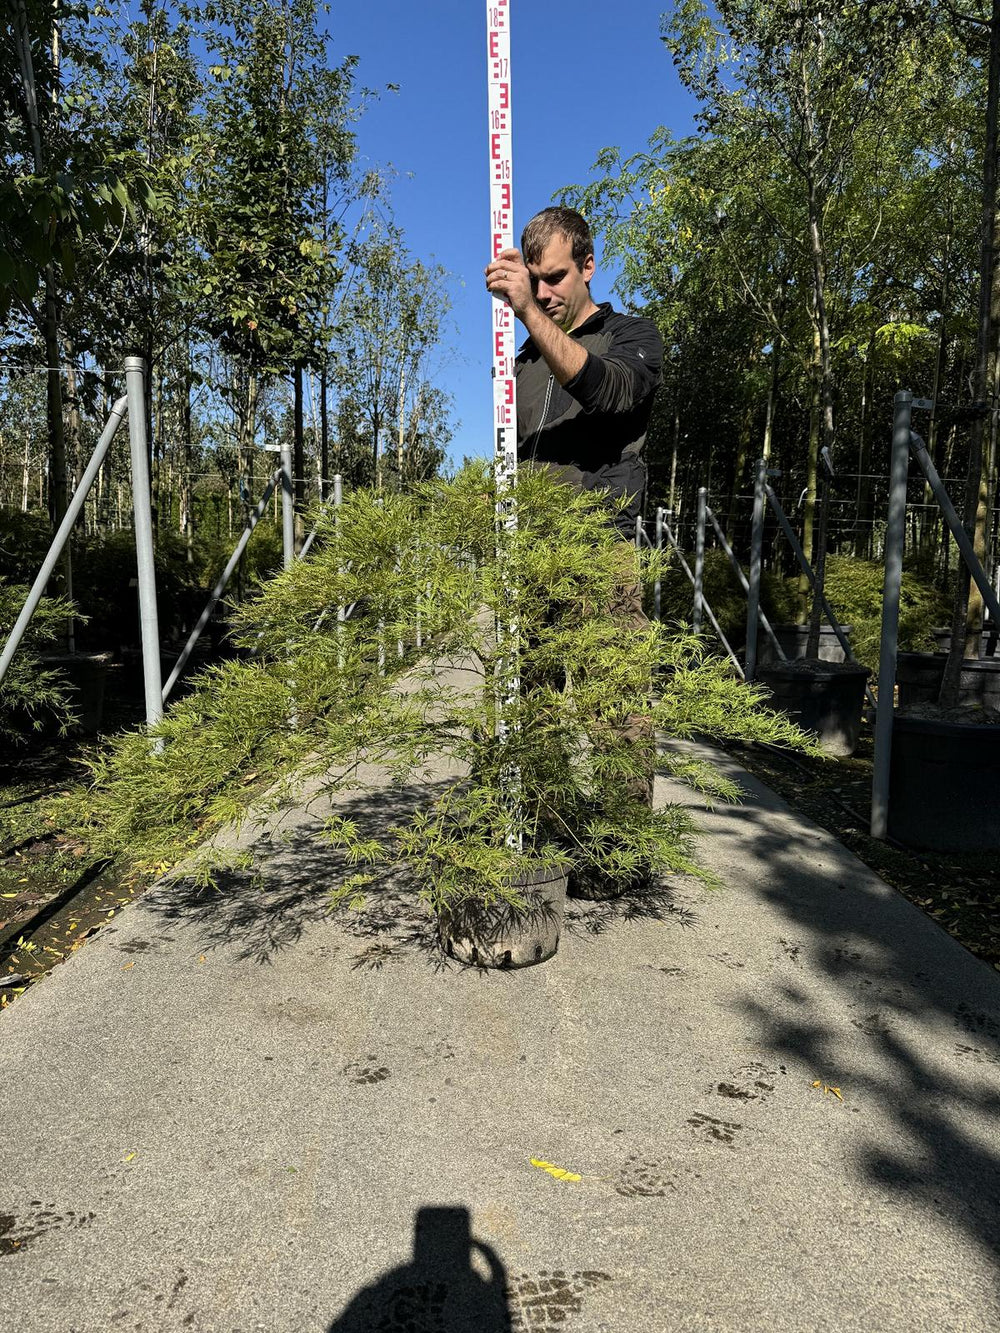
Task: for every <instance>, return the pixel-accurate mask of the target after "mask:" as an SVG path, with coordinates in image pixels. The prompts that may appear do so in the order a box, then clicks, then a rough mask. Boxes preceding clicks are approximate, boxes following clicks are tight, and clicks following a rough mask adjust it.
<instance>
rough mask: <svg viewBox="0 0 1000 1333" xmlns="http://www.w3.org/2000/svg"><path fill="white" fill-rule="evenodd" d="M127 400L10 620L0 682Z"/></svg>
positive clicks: (120, 403) (123, 402)
mask: <svg viewBox="0 0 1000 1333" xmlns="http://www.w3.org/2000/svg"><path fill="white" fill-rule="evenodd" d="M127 401H128V399H127V398H119V399H118V401H117V403H115V405H114V407H113V408H112V409H111V415H110V416H109V417H108V422H107V425H106V426H105V427H104V430H103V432H102V433H101V438H100V439H99V440H98V441H97V444H96V446H95V447H94V452H93V455H92V457H91V459H90V462H89V463H88V464H87V468H86V471H85V472H84V474H83V476H82V477H81V478H80V484H79V486H77V488H76V490H75V491H74V492H73V498H72V499H71V500H70V502H69V504H68V505H67V507H66V513H65V515H64V516H63V520H62V522H61V523H60V524H59V530H58V532H57V533H56V535H55V536H54V537H53V538H52V545H51V546H50V547H49V551H48V555H46V557H45V559H44V560H43V561H42V567H41V569H40V570H39V571H38V576H37V577H36V579H35V581H34V583H33V584H32V585H31V591H30V592H29V593H28V598H27V601H26V602H25V603H24V606H23V607H22V608H21V614H20V615H19V616H18V618H17V620H16V621H15V622H14V628H13V629H12V630H11V632H10V635H9V637H8V639H7V642H6V644H5V645H4V650H3V654H2V656H0V681H2V680H3V678H4V676H6V674H7V668H8V667H9V666H10V664H11V660H12V658H13V656H14V654H15V653H16V652H17V650H18V647H19V646H20V643H21V640H22V639H23V638H24V632H25V630H26V629H27V628H28V626H29V625H30V624H31V617H32V616H33V615H34V614H35V612H36V611H37V610H38V603H39V602H40V601H41V600H42V595H43V593H44V592H45V587H46V584H47V583H48V581H49V579H50V578H51V577H52V571H53V570H54V569H55V567H56V564H57V563H58V561H59V557H60V555H61V554H62V550H63V547H64V546H65V545H66V542H67V541H68V539H69V534H70V533H71V532H72V530H73V525H74V523H75V522H76V520H77V519H78V518H79V516H80V511H81V510H82V509H83V506H84V502H85V501H86V499H87V496H88V494H89V492H90V488H91V487H92V486H93V484H94V482H95V480H96V478H97V474H98V472H100V470H101V464H102V463H103V462H104V460H105V458H106V457H107V453H108V450H109V449H110V448H111V441H112V440H113V439H114V438H115V432H116V431H117V430H118V427H119V426H120V425H121V422H122V417H123V416H124V415H125V407H126V403H127Z"/></svg>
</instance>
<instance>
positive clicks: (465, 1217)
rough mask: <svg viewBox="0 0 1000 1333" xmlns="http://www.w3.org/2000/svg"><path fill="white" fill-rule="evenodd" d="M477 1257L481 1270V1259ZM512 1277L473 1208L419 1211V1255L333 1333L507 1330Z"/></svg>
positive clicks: (358, 1299) (365, 1293) (362, 1300)
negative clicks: (476, 1229)
mask: <svg viewBox="0 0 1000 1333" xmlns="http://www.w3.org/2000/svg"><path fill="white" fill-rule="evenodd" d="M477 1260H478V1265H477V1263H476V1261H477ZM513 1327H514V1325H512V1323H511V1314H510V1308H509V1305H508V1285H507V1272H506V1269H505V1268H504V1266H503V1264H502V1263H501V1261H500V1259H499V1257H498V1255H497V1254H496V1252H495V1251H494V1250H492V1249H491V1248H490V1246H488V1245H486V1244H484V1242H482V1241H480V1240H476V1239H475V1238H474V1237H473V1235H472V1219H471V1217H470V1214H469V1210H468V1209H467V1208H430V1207H427V1208H421V1209H419V1210H418V1212H417V1216H416V1221H415V1224H414V1229H413V1258H412V1260H411V1261H410V1263H408V1264H404V1265H402V1266H401V1267H399V1268H394V1269H392V1270H391V1271H390V1272H388V1273H385V1274H384V1275H383V1276H382V1277H380V1278H377V1279H376V1280H375V1281H374V1282H372V1283H371V1284H370V1285H369V1286H367V1287H364V1288H363V1289H362V1290H361V1291H360V1292H358V1294H357V1296H355V1297H354V1299H353V1300H352V1301H351V1303H350V1304H349V1305H348V1306H347V1308H346V1309H345V1310H344V1311H343V1313H342V1314H341V1315H340V1316H339V1318H337V1319H335V1320H334V1321H333V1323H332V1324H330V1326H329V1329H328V1333H375V1330H384V1333H397V1330H398V1333H406V1330H413V1331H414V1333H471V1330H476V1333H509V1330H511V1329H512V1328H513Z"/></svg>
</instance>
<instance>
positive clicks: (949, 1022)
mask: <svg viewBox="0 0 1000 1333" xmlns="http://www.w3.org/2000/svg"><path fill="white" fill-rule="evenodd" d="M745 785H746V786H747V787H748V789H749V790H748V795H747V797H746V803H745V804H744V805H742V806H739V807H728V808H725V809H719V808H717V809H716V810H715V811H714V812H713V814H712V816H711V818H712V822H713V824H714V825H715V828H716V829H719V835H721V836H722V837H724V838H730V837H733V836H736V837H739V839H740V842H739V864H740V867H741V870H745V880H744V881H743V882H735V877H734V876H733V874H732V871H730V873H729V879H730V884H729V888H730V890H731V891H732V890H735V891H740V892H744V893H745V892H746V891H747V890H748V889H750V890H751V891H753V892H754V893H756V894H757V895H759V897H761V898H763V899H764V900H765V901H766V902H768V903H769V904H770V905H771V907H772V908H773V909H776V910H777V911H778V912H779V913H780V914H781V915H782V916H783V917H784V918H785V919H786V920H787V923H788V925H787V929H786V930H785V931H784V932H783V934H785V935H787V939H786V938H782V939H781V940H780V941H778V942H777V943H780V945H781V946H782V948H783V949H784V952H785V954H786V955H787V956H788V958H789V959H790V960H791V963H792V966H793V968H794V967H801V968H802V969H803V972H802V978H803V980H802V984H796V983H795V981H794V979H791V980H789V981H788V982H787V983H786V984H785V985H784V987H783V988H782V989H781V991H780V994H781V995H782V1003H781V1006H780V1008H778V1007H775V1006H769V1005H768V1004H766V1003H761V1000H760V999H759V998H758V997H759V996H760V994H761V992H760V991H757V994H756V995H754V996H751V995H750V994H749V993H744V994H743V996H742V998H740V996H739V994H737V1000H736V1002H737V1005H738V1007H739V1009H740V1010H741V1011H742V1012H743V1013H744V1014H746V1015H748V1016H750V1017H752V1019H753V1020H754V1023H755V1025H756V1028H757V1031H758V1033H759V1038H760V1041H761V1045H762V1046H766V1047H768V1048H769V1049H770V1051H771V1052H773V1055H774V1057H775V1059H777V1060H780V1059H781V1058H782V1057H792V1058H795V1059H797V1060H799V1061H801V1062H802V1063H803V1064H805V1066H806V1067H807V1068H808V1069H811V1070H812V1071H814V1074H813V1077H815V1078H817V1079H822V1080H823V1081H824V1082H825V1083H828V1084H836V1085H838V1086H839V1088H840V1089H841V1091H842V1093H843V1095H844V1097H845V1098H846V1099H848V1100H849V1101H850V1102H851V1103H853V1105H854V1106H857V1107H860V1108H861V1109H862V1111H863V1112H867V1113H868V1114H866V1119H865V1121H859V1125H860V1126H861V1127H862V1132H861V1133H859V1134H857V1135H856V1144H857V1146H856V1148H855V1150H854V1153H853V1160H852V1161H851V1162H850V1163H849V1167H850V1166H852V1167H853V1169H854V1170H855V1171H856V1172H857V1173H858V1175H859V1176H860V1177H861V1179H862V1180H865V1181H867V1182H871V1183H873V1184H876V1185H877V1186H879V1187H880V1188H881V1189H882V1190H885V1191H889V1192H895V1193H896V1194H897V1196H898V1197H899V1199H900V1202H905V1204H906V1205H907V1206H908V1207H919V1208H923V1209H927V1210H930V1211H931V1212H933V1213H936V1214H938V1215H943V1216H946V1217H948V1218H949V1220H950V1221H951V1223H952V1224H954V1225H956V1226H958V1227H959V1228H962V1229H964V1230H965V1231H966V1232H967V1233H968V1234H969V1235H971V1237H972V1238H973V1239H974V1241H976V1242H977V1243H978V1244H979V1245H981V1246H982V1247H983V1249H984V1250H985V1252H986V1253H987V1255H988V1256H989V1257H990V1259H991V1260H992V1261H993V1262H996V1257H997V1255H998V1253H1000V1205H998V1200H1000V976H998V975H997V974H996V972H994V971H993V970H992V969H991V968H989V967H988V966H987V965H986V964H985V963H982V962H980V961H979V960H977V959H976V958H974V957H973V956H972V955H971V954H970V953H968V952H967V951H966V950H965V949H963V948H962V946H960V945H958V944H956V943H955V942H954V941H953V940H952V939H951V938H950V937H949V936H948V935H946V934H945V932H944V931H942V930H941V929H940V928H939V927H938V926H937V925H936V924H935V923H934V922H933V921H932V920H931V919H930V918H928V917H925V916H924V915H923V914H922V913H921V912H920V911H919V909H917V908H916V907H914V906H913V905H912V904H910V903H908V902H907V901H906V900H905V899H904V898H903V897H902V895H900V894H897V893H896V892H895V890H893V889H891V888H889V887H888V886H887V885H885V884H883V883H882V882H881V881H880V880H878V879H877V878H876V877H875V875H874V873H873V872H871V871H869V870H867V868H866V867H864V866H863V865H862V864H861V863H860V862H858V861H856V860H855V859H854V858H853V856H852V855H851V853H849V852H848V851H847V850H846V849H845V848H843V847H842V846H840V845H839V844H837V843H836V842H835V840H834V839H833V836H832V835H829V834H827V833H826V832H825V831H824V830H821V829H819V828H817V827H816V826H814V825H812V824H810V823H808V821H806V820H805V819H803V818H800V817H796V818H795V821H794V827H793V824H792V821H791V820H789V819H787V818H786V817H783V811H784V807H783V805H782V804H781V803H780V802H779V801H778V798H776V797H774V795H773V793H771V792H769V791H768V790H767V789H766V788H762V787H761V785H760V784H758V783H757V782H756V780H755V779H752V778H748V779H746V782H745ZM776 813H777V814H778V818H777V819H776V818H775V814H776ZM719 820H722V821H723V826H722V827H721V828H720V826H719V823H718V821H719ZM735 824H740V825H743V826H744V828H745V829H746V832H747V833H748V834H749V835H750V836H749V837H745V836H743V834H742V833H737V832H736V830H735V829H734V828H732V827H731V826H730V825H735ZM727 826H730V827H727ZM747 826H749V827H747ZM708 836H709V838H712V837H714V836H716V833H715V832H714V830H713V832H712V833H710V834H709V835H708ZM744 852H745V855H744ZM810 974H811V975H810ZM785 975H786V978H787V971H786V972H785ZM817 983H818V985H817ZM831 1000H832V1001H833V1003H831ZM915 1024H916V1025H917V1026H916V1028H915V1027H914V1025H915ZM942 1065H944V1066H945V1068H944V1069H943V1068H942ZM866 1103H867V1105H866ZM871 1110H875V1111H876V1113H877V1116H878V1120H873V1118H872V1117H871V1115H870V1111H871ZM866 1122H867V1123H868V1124H870V1125H871V1129H872V1133H871V1135H870V1136H866V1135H865V1133H864V1132H863V1128H864V1126H865V1124H866ZM991 1127H992V1128H991ZM866 1137H867V1138H868V1142H867V1143H866V1142H865V1139H866ZM876 1140H877V1141H876Z"/></svg>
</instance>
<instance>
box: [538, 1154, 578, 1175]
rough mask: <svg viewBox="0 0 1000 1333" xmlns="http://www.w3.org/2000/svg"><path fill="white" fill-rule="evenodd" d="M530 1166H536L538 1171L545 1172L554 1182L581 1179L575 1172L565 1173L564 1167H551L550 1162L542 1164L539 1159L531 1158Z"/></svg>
mask: <svg viewBox="0 0 1000 1333" xmlns="http://www.w3.org/2000/svg"><path fill="white" fill-rule="evenodd" d="M531 1165H532V1166H537V1167H538V1169H539V1170H540V1171H547V1172H548V1173H549V1175H550V1176H554V1177H555V1179H556V1180H581V1179H582V1176H578V1175H577V1174H576V1172H575V1171H567V1170H566V1169H565V1167H562V1166H553V1164H552V1163H551V1162H543V1161H542V1159H541V1158H540V1157H532V1159H531Z"/></svg>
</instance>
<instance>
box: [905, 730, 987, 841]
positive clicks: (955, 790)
mask: <svg viewBox="0 0 1000 1333" xmlns="http://www.w3.org/2000/svg"><path fill="white" fill-rule="evenodd" d="M889 835H890V837H893V838H895V839H896V840H897V841H898V842H901V843H903V844H904V846H906V847H915V848H919V849H921V850H925V851H933V852H995V851H1000V726H989V725H980V724H973V723H969V722H939V721H937V720H936V719H931V718H922V717H906V716H905V715H904V716H900V715H899V714H897V715H896V716H895V717H894V718H893V725H892V761H891V765H890V771H889Z"/></svg>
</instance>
